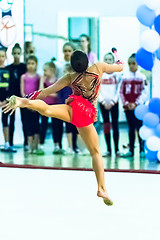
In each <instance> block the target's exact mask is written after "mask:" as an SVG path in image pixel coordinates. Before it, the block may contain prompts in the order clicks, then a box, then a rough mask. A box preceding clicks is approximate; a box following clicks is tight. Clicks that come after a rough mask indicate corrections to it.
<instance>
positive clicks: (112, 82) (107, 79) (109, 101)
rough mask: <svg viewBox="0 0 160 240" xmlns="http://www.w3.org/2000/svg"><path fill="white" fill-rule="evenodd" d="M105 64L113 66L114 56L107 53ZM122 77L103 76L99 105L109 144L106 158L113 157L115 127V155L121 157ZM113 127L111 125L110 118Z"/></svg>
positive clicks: (114, 74) (114, 75)
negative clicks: (111, 131) (120, 101)
mask: <svg viewBox="0 0 160 240" xmlns="http://www.w3.org/2000/svg"><path fill="white" fill-rule="evenodd" d="M104 62H106V63H108V64H113V63H114V62H115V59H114V55H113V54H112V53H110V52H109V53H107V54H106V55H105V56H104ZM120 83H121V82H120V76H118V75H117V73H104V74H103V76H102V85H101V91H100V94H99V99H98V100H99V105H100V109H101V112H102V117H103V121H104V122H103V130H104V136H105V140H106V143H107V150H108V151H107V153H106V154H105V155H104V156H111V136H110V129H111V127H113V140H114V147H115V155H116V156H119V155H120V152H119V146H118V145H119V144H118V143H119V127H118V99H119V92H120ZM109 115H111V118H112V125H111V123H110V119H109V118H110V116H109Z"/></svg>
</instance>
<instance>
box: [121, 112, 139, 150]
mask: <svg viewBox="0 0 160 240" xmlns="http://www.w3.org/2000/svg"><path fill="white" fill-rule="evenodd" d="M125 114H126V118H127V123H128V127H129V145H130V151H131V152H132V153H133V154H134V143H135V131H136V130H137V132H138V139H139V145H140V152H141V151H144V141H143V140H142V139H141V137H140V136H139V129H140V127H141V126H142V121H140V120H138V119H137V118H136V117H135V115H134V111H129V110H127V111H125Z"/></svg>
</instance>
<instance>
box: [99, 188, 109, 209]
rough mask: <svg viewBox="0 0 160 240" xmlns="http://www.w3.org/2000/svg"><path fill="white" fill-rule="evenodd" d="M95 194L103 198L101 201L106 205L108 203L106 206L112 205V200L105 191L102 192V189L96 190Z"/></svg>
mask: <svg viewBox="0 0 160 240" xmlns="http://www.w3.org/2000/svg"><path fill="white" fill-rule="evenodd" d="M97 196H98V197H101V198H103V202H104V203H105V204H106V205H108V206H112V205H113V202H112V200H111V199H110V198H109V197H108V194H107V192H104V191H103V190H99V191H98V192H97Z"/></svg>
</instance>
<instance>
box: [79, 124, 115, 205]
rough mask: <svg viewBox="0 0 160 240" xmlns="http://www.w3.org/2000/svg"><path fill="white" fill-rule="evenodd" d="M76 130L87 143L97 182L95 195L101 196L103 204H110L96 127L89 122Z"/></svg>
mask: <svg viewBox="0 0 160 240" xmlns="http://www.w3.org/2000/svg"><path fill="white" fill-rule="evenodd" d="M78 131H79V133H80V135H81V137H82V139H83V140H84V142H85V144H86V145H87V147H88V150H89V152H90V154H91V157H92V164H93V170H94V172H95V174H96V178H97V183H98V192H97V196H98V197H102V198H103V200H104V203H105V204H107V205H112V204H113V202H112V201H111V199H110V198H109V196H108V193H107V191H106V187H105V179H104V166H103V160H102V156H101V153H100V149H99V143H98V134H97V132H96V129H95V127H94V126H93V124H91V125H89V126H87V127H83V128H78Z"/></svg>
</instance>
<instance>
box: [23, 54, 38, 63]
mask: <svg viewBox="0 0 160 240" xmlns="http://www.w3.org/2000/svg"><path fill="white" fill-rule="evenodd" d="M29 60H33V61H35V62H36V63H38V59H37V57H36V56H32V55H31V56H29V57H28V58H27V60H26V62H27V63H28V61H29Z"/></svg>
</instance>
